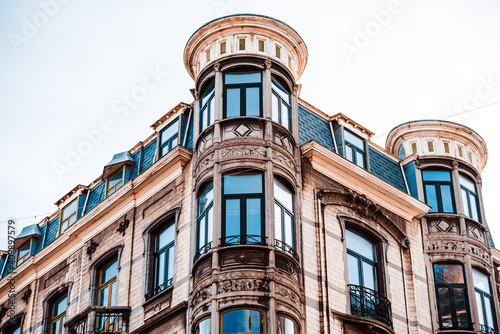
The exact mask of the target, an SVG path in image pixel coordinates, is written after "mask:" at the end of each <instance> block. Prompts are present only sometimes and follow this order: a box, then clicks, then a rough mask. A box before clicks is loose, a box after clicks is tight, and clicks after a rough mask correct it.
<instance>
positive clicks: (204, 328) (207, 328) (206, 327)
mask: <svg viewBox="0 0 500 334" xmlns="http://www.w3.org/2000/svg"><path fill="white" fill-rule="evenodd" d="M211 326H212V322H211V319H210V317H208V318H205V319H202V320H200V321H199V322H198V323H197V324H196V327H195V330H194V333H195V334H210V333H212V327H211Z"/></svg>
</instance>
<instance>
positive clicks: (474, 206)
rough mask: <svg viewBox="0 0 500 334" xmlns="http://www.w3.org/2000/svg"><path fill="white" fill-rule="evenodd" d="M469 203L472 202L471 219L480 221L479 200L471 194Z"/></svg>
mask: <svg viewBox="0 0 500 334" xmlns="http://www.w3.org/2000/svg"><path fill="white" fill-rule="evenodd" d="M469 201H470V211H471V217H470V218H472V219H474V220H477V221H479V214H478V212H479V211H478V209H477V198H476V197H475V196H474V195H472V194H469Z"/></svg>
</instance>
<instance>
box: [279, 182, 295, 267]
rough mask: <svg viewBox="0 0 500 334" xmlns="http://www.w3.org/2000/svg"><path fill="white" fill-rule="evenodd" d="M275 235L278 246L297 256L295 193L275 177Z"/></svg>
mask: <svg viewBox="0 0 500 334" xmlns="http://www.w3.org/2000/svg"><path fill="white" fill-rule="evenodd" d="M274 237H275V239H276V240H275V242H276V248H279V249H281V250H282V251H284V252H287V253H290V254H291V255H292V256H294V257H297V253H296V252H295V218H294V204H293V193H292V192H291V191H290V190H289V188H288V187H287V186H285V183H284V182H282V181H280V180H278V179H276V178H275V179H274Z"/></svg>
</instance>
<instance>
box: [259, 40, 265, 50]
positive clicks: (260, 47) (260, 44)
mask: <svg viewBox="0 0 500 334" xmlns="http://www.w3.org/2000/svg"><path fill="white" fill-rule="evenodd" d="M259 51H260V52H264V41H263V40H260V39H259Z"/></svg>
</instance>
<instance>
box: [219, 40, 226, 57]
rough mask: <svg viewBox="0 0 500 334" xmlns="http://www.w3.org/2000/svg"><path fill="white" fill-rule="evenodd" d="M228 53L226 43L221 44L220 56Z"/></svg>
mask: <svg viewBox="0 0 500 334" xmlns="http://www.w3.org/2000/svg"><path fill="white" fill-rule="evenodd" d="M224 53H226V42H222V43H220V54H221V55H222V54H224Z"/></svg>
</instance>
